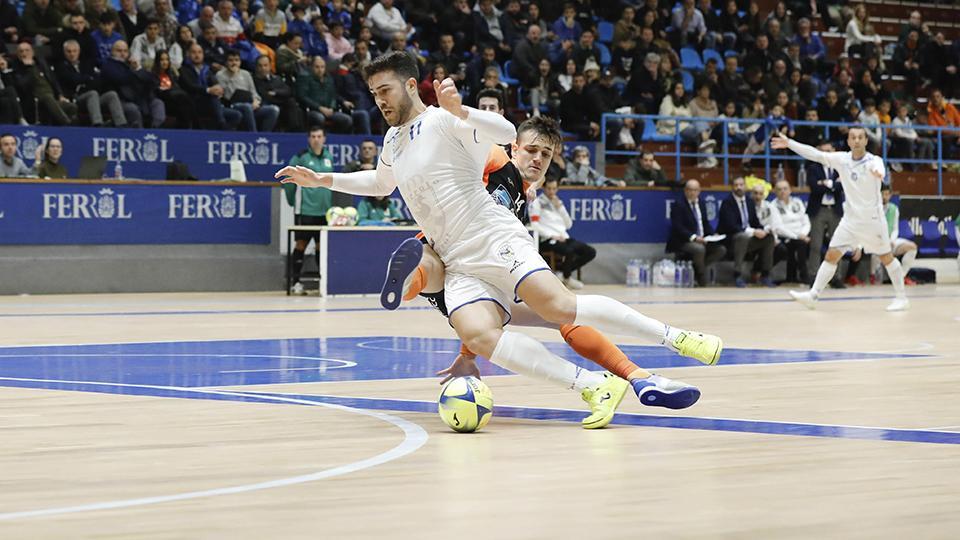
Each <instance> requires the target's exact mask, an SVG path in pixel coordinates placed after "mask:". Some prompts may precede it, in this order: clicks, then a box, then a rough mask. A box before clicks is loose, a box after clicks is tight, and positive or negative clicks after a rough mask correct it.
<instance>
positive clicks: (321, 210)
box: [283, 58, 333, 294]
mask: <svg viewBox="0 0 960 540" xmlns="http://www.w3.org/2000/svg"><path fill="white" fill-rule="evenodd" d="M320 60H323V59H322V58H320ZM326 142H327V135H326V132H325V131H324V129H323V128H322V127H320V126H314V127H311V128H310V133H309V134H308V135H307V143H308V147H307V148H305V149H304V150H301V151H300V152H298V153H297V154H296V155H295V156H293V157H292V158H290V163H289V165H290V166H302V167H306V168H308V169H310V170H311V171H314V172H321V173H324V172H333V155H332V154H331V153H330V150H329V149H328V148H326V147H325V146H324V145H325V144H326ZM297 190H300V196H299V197H297ZM283 191H284V194H285V195H286V198H287V203H288V204H289V205H290V206H292V207H293V220H294V223H296V224H297V225H326V224H327V210H329V209H330V206H331V202H332V200H333V195H332V193H331V191H330V190H329V189H327V188H322V187H318V188H300V187H298V186H297V185H296V184H293V183H290V184H284V185H283ZM294 240H295V241H296V244H295V245H294V248H293V253H291V254H290V265H291V268H292V269H293V273H294V285H293V293H294V294H303V284H302V283H301V282H300V275H301V273H302V271H303V253H304V252H305V251H306V250H307V246H308V245H309V244H310V240H313V242H314V246H315V247H316V248H317V255H316V257H317V260H318V266H319V257H320V255H319V251H320V250H319V246H320V244H319V242H320V232H319V231H316V232H302V231H301V232H296V233H294Z"/></svg>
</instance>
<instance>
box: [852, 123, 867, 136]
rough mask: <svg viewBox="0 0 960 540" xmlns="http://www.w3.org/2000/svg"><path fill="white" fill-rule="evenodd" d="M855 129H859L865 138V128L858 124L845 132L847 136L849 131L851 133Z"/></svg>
mask: <svg viewBox="0 0 960 540" xmlns="http://www.w3.org/2000/svg"><path fill="white" fill-rule="evenodd" d="M855 129H859V130H860V131H862V132H863V136H864V137H866V136H867V128H865V127H863V126H861V125H860V124H857V125H855V126H850V129H849V130H848V131H847V134H848V135H849V133H850V131H853V130H855Z"/></svg>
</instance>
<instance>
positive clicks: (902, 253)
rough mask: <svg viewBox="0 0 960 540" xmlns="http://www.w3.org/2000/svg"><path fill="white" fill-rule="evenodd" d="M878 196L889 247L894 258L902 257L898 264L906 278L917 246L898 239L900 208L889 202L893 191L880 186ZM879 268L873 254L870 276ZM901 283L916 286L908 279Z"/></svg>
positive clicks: (876, 257) (884, 185)
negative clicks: (888, 235)
mask: <svg viewBox="0 0 960 540" xmlns="http://www.w3.org/2000/svg"><path fill="white" fill-rule="evenodd" d="M880 196H881V197H882V198H883V213H884V215H885V217H886V220H887V231H888V232H889V233H890V247H891V248H892V251H893V256H894V257H903V260H902V261H901V263H900V264H901V266H903V275H904V276H906V275H907V274H909V273H910V269H911V268H913V263H914V261H916V260H917V244H915V243H914V242H911V241H910V240H907V239H906V238H900V207H898V206H897V205H896V204H894V203H893V202H892V201H891V200H890V199H891V198H892V197H893V190H892V188H891V187H890V184H883V185H882V186H880ZM879 268H880V257H878V256H877V255H876V254H874V255H873V257H872V261H871V270H873V272H871V274H873V273H875V272H876V271H877V270H878V269H879ZM903 283H904V284H905V285H916V284H917V282H915V281H914V280H912V279H910V278H909V277H905V278H904V280H903Z"/></svg>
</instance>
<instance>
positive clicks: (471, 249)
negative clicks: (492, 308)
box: [444, 218, 550, 325]
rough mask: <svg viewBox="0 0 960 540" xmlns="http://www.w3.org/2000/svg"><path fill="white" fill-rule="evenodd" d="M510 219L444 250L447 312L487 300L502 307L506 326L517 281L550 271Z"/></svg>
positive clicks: (530, 241) (515, 299)
mask: <svg viewBox="0 0 960 540" xmlns="http://www.w3.org/2000/svg"><path fill="white" fill-rule="evenodd" d="M511 219H513V220H514V223H513V224H509V226H491V227H488V228H485V229H484V232H483V233H482V234H476V235H475V236H473V237H470V236H467V238H469V240H466V241H463V242H460V243H458V244H457V245H456V246H453V247H452V248H451V249H449V250H448V251H447V253H445V257H444V259H445V260H444V264H445V265H446V267H447V268H446V270H447V272H446V278H445V280H444V295H445V299H446V303H447V310H448V313H449V315H453V313H454V312H455V311H457V310H458V309H460V308H462V307H463V306H465V305H468V304H472V303H475V302H480V301H484V300H488V301H492V302H494V303H496V304H497V305H498V306H500V308H502V309H503V311H504V312H505V313H504V322H503V324H504V325H506V324H507V323H508V322H510V317H511V315H510V307H511V305H512V304H514V303H519V302H520V299H519V298H517V296H516V294H517V287H519V286H520V283H521V282H522V281H523V280H524V279H526V278H527V276H529V275H531V274H533V273H535V272H540V271H543V270H550V266H549V265H547V263H546V262H545V261H544V260H543V257H541V256H540V252H539V251H538V250H537V246H536V245H534V243H533V238H531V237H530V235H529V234H528V233H527V230H526V229H525V228H524V227H523V225H522V224H521V223H520V222H519V221H517V220H516V218H511Z"/></svg>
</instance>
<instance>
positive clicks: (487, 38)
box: [473, 0, 512, 60]
mask: <svg viewBox="0 0 960 540" xmlns="http://www.w3.org/2000/svg"><path fill="white" fill-rule="evenodd" d="M500 15H501V13H500V11H499V10H498V9H497V8H496V6H494V2H493V0H478V2H477V9H475V10H474V12H473V31H474V35H475V36H476V39H477V42H478V43H483V44H486V45H493V46H494V47H495V48H496V49H497V58H499V59H501V60H503V59H506V58H509V57H510V54H511V52H512V49H511V47H510V43H508V41H507V38H508V36H507V35H506V33H505V31H504V27H503V24H502V23H501V20H500Z"/></svg>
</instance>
